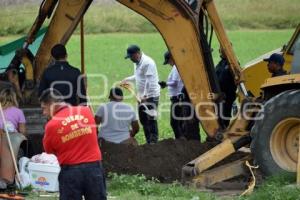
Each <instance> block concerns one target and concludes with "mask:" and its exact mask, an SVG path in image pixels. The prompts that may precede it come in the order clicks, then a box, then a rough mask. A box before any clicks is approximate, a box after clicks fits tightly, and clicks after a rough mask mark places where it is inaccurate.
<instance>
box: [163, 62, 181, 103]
mask: <svg viewBox="0 0 300 200" xmlns="http://www.w3.org/2000/svg"><path fill="white" fill-rule="evenodd" d="M167 86H168V91H169V96H170V97H173V96H178V95H179V94H180V93H181V90H182V88H183V82H182V80H181V78H180V75H179V73H178V70H177V68H176V66H175V65H173V67H172V70H171V72H170V74H169V76H168V80H167Z"/></svg>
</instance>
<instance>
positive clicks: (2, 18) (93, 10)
mask: <svg viewBox="0 0 300 200" xmlns="http://www.w3.org/2000/svg"><path fill="white" fill-rule="evenodd" d="M26 2H28V1H24V2H23V3H21V1H19V3H18V4H12V5H10V6H2V7H0V24H1V26H0V35H1V36H4V35H11V34H25V33H27V32H28V30H29V28H30V27H31V25H32V24H33V22H34V19H35V18H36V16H37V13H38V9H39V4H38V3H35V4H28V3H26ZM36 2H37V1H36ZM0 3H1V2H0ZM215 4H216V6H217V9H218V11H219V14H220V17H221V19H222V21H223V22H224V24H225V27H226V28H228V29H231V30H236V29H289V28H294V27H296V25H297V24H299V14H298V13H299V10H300V1H298V0H284V1H282V0H264V1H261V0H215ZM0 5H1V4H0ZM48 21H49V20H47V22H48ZM47 22H46V23H47ZM85 23H86V32H87V33H111V32H140V33H145V32H155V28H154V27H153V26H152V25H151V24H150V23H149V22H148V21H147V20H145V19H144V18H143V17H141V16H139V15H138V14H136V13H134V12H133V11H131V10H129V9H128V8H126V7H125V6H123V5H121V4H119V3H110V4H99V3H98V4H97V3H95V4H92V5H91V7H90V9H89V10H88V12H87V13H86V15H85Z"/></svg>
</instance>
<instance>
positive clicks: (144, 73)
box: [122, 45, 160, 144]
mask: <svg viewBox="0 0 300 200" xmlns="http://www.w3.org/2000/svg"><path fill="white" fill-rule="evenodd" d="M128 58H130V60H131V61H132V62H133V63H134V75H133V76H130V77H127V78H125V79H124V80H123V81H122V82H123V83H126V82H128V81H135V83H136V88H137V95H138V96H139V98H140V99H141V102H142V103H143V104H144V105H146V106H147V107H148V109H149V110H151V109H155V110H157V106H158V102H159V95H160V87H159V85H158V73H157V68H156V64H155V62H154V60H153V59H152V58H150V57H149V56H147V55H145V54H144V53H143V52H142V51H141V50H140V48H139V47H138V46H137V45H131V46H129V47H128V48H127V54H126V57H125V59H128ZM144 111H145V107H144V106H141V105H139V118H140V122H141V124H142V125H143V128H144V133H145V137H146V140H147V143H148V144H150V143H156V142H157V141H158V127H157V121H156V117H153V116H150V115H148V114H146V112H144Z"/></svg>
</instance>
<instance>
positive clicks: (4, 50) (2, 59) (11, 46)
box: [0, 27, 47, 73]
mask: <svg viewBox="0 0 300 200" xmlns="http://www.w3.org/2000/svg"><path fill="white" fill-rule="evenodd" d="M46 31H47V27H45V28H42V29H41V30H40V31H39V32H38V34H37V38H36V40H35V41H34V43H32V44H31V45H30V46H29V49H30V51H31V52H32V53H33V55H35V54H36V52H37V50H38V48H39V46H40V44H41V42H42V39H43V37H44V35H45V32H46ZM25 39H26V37H21V38H19V39H17V40H15V41H13V42H10V43H8V44H5V45H2V46H0V73H2V72H4V71H5V69H6V68H7V67H8V65H9V63H10V62H11V60H12V59H13V57H14V55H15V51H16V50H17V49H21V48H22V46H23V44H24V42H25Z"/></svg>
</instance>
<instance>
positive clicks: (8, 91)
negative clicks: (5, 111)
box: [0, 87, 18, 108]
mask: <svg viewBox="0 0 300 200" xmlns="http://www.w3.org/2000/svg"><path fill="white" fill-rule="evenodd" d="M0 103H1V105H2V107H3V108H8V107H11V106H15V107H18V100H17V94H16V92H15V90H14V88H13V87H6V88H4V89H2V90H1V91H0Z"/></svg>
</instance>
